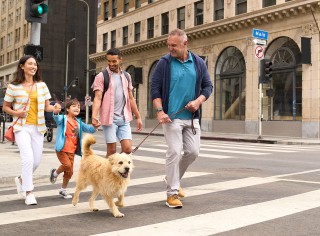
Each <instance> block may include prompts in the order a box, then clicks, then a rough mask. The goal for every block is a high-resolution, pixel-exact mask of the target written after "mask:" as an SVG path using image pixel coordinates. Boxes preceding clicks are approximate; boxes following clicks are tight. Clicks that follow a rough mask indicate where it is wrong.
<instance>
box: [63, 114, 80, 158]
mask: <svg viewBox="0 0 320 236" xmlns="http://www.w3.org/2000/svg"><path fill="white" fill-rule="evenodd" d="M78 133H79V128H78V123H77V120H76V119H72V118H69V117H68V118H67V128H66V133H65V135H66V142H65V143H64V147H63V149H62V150H61V151H62V152H69V153H75V151H76V149H77V143H78Z"/></svg>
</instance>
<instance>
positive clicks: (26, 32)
mask: <svg viewBox="0 0 320 236" xmlns="http://www.w3.org/2000/svg"><path fill="white" fill-rule="evenodd" d="M28 31H29V28H28V24H24V25H23V38H28V35H29V32H28Z"/></svg>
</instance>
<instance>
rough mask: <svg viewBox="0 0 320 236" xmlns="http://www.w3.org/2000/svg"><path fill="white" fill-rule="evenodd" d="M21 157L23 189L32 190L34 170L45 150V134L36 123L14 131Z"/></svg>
mask: <svg viewBox="0 0 320 236" xmlns="http://www.w3.org/2000/svg"><path fill="white" fill-rule="evenodd" d="M14 134H15V138H16V143H17V144H18V147H19V151H20V158H21V166H22V170H21V178H22V190H23V191H32V190H33V188H34V186H33V172H35V170H36V169H37V168H38V166H39V164H40V161H41V158H42V150H43V138H44V137H43V134H41V133H40V132H39V131H38V130H37V126H36V125H24V126H23V127H22V130H20V131H17V132H15V133H14Z"/></svg>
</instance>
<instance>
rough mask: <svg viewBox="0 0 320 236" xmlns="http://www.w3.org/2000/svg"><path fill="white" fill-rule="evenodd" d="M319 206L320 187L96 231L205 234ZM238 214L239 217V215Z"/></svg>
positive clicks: (109, 233) (203, 235)
mask: <svg viewBox="0 0 320 236" xmlns="http://www.w3.org/2000/svg"><path fill="white" fill-rule="evenodd" d="M317 207H320V190H316V191H311V192H307V193H302V194H298V195H294V196H290V197H284V198H280V199H276V200H272V201H267V202H261V203H257V204H252V205H247V206H241V207H236V208H232V209H226V210H222V211H217V212H212V213H206V214H201V215H196V216H190V217H186V218H182V219H178V220H171V221H168V222H162V223H158V224H152V225H146V226H141V227H136V228H130V229H125V230H119V231H115V232H108V233H102V234H96V235H95V236H108V235H115V233H116V234H117V235H148V234H150V233H151V234H152V236H162V235H168V236H171V235H172V236H175V235H179V236H184V235H185V236H189V235H197V236H207V235H212V234H217V233H222V232H226V231H230V230H234V229H238V228H242V227H246V226H249V225H253V224H258V223H261V222H265V221H270V220H274V219H277V218H280V217H284V216H288V215H292V214H295V213H299V212H302V211H307V210H310V209H314V208H317ZM239 216H241V217H239Z"/></svg>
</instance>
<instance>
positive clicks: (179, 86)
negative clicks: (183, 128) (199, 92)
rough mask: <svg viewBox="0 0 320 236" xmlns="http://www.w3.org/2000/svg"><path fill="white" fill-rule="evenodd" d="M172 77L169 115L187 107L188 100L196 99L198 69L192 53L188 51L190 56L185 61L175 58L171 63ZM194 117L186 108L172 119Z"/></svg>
mask: <svg viewBox="0 0 320 236" xmlns="http://www.w3.org/2000/svg"><path fill="white" fill-rule="evenodd" d="M170 67H171V78H170V90H169V106H168V115H169V116H171V115H172V114H174V113H176V112H178V111H179V110H180V109H182V108H183V107H185V105H187V104H188V102H190V101H193V100H194V99H195V87H196V77H197V75H196V70H195V66H194V61H193V58H192V56H191V53H190V52H188V58H187V60H185V61H184V62H181V61H180V60H178V59H176V58H174V59H173V60H172V61H171V64H170ZM175 118H176V119H182V120H190V119H192V113H191V112H189V111H187V110H184V111H183V112H181V113H179V114H177V115H176V116H174V117H171V119H175Z"/></svg>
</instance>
